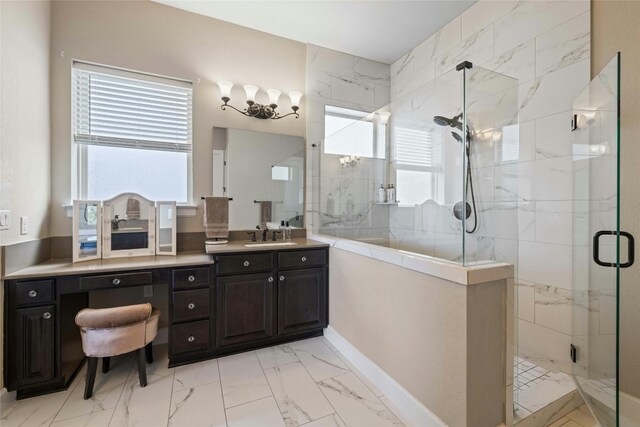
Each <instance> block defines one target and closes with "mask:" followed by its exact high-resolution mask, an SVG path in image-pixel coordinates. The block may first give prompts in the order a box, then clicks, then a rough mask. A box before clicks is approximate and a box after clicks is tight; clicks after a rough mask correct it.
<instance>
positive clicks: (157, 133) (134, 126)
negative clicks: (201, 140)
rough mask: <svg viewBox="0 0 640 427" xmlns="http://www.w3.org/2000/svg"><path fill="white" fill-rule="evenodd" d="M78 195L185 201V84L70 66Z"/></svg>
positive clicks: (188, 123)
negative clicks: (135, 195)
mask: <svg viewBox="0 0 640 427" xmlns="http://www.w3.org/2000/svg"><path fill="white" fill-rule="evenodd" d="M72 90H73V93H72V113H73V114H72V115H73V141H74V143H75V145H76V146H77V150H78V156H77V157H78V170H77V175H76V176H77V178H78V179H77V182H78V191H77V196H78V197H79V198H80V197H81V198H87V199H107V198H110V197H113V196H114V195H116V194H118V193H121V192H127V191H133V192H137V193H140V194H142V195H143V196H145V197H147V198H149V199H152V200H175V201H177V202H178V203H189V202H191V194H190V187H191V171H190V168H191V150H192V85H191V83H190V82H186V81H182V80H174V79H170V78H164V77H157V76H154V75H148V74H142V73H135V72H131V71H124V70H120V69H114V68H109V67H101V66H96V65H91V64H85V63H81V62H75V63H74V64H73V89H72Z"/></svg>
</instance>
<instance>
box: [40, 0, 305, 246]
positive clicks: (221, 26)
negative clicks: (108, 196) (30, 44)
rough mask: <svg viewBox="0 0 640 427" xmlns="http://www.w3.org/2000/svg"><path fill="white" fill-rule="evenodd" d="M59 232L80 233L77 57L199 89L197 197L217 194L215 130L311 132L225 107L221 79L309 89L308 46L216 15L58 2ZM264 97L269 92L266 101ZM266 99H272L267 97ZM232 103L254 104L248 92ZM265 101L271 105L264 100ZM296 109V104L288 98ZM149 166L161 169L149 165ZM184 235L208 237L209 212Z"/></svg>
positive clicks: (54, 56)
mask: <svg viewBox="0 0 640 427" xmlns="http://www.w3.org/2000/svg"><path fill="white" fill-rule="evenodd" d="M51 22H52V32H51V34H52V42H51V87H52V100H53V102H52V138H53V156H52V177H53V179H52V212H51V217H52V219H51V234H52V235H54V236H64V235H70V234H71V219H70V218H66V216H65V212H64V210H63V209H62V208H60V205H62V204H64V203H69V202H70V200H71V197H72V195H71V169H72V165H71V153H72V142H71V104H70V102H71V99H70V97H71V63H72V60H73V59H79V60H84V61H90V62H95V63H101V64H108V65H112V66H116V67H123V68H128V69H132V70H138V71H144V72H150V73H155V74H161V75H166V76H171V77H177V78H182V79H187V80H191V81H193V83H194V86H193V143H194V147H193V196H194V201H195V202H196V203H198V202H200V200H199V199H200V196H204V195H208V194H210V193H211V191H212V166H211V163H212V154H211V150H212V142H211V140H212V128H213V126H218V127H228V128H237V129H251V130H257V131H263V132H271V133H282V134H287V135H295V136H304V135H305V114H306V109H305V105H304V98H303V101H302V102H303V104H302V106H301V115H302V117H301V118H300V119H297V120H296V119H294V118H287V119H283V120H279V121H265V120H257V119H250V118H247V117H243V116H241V115H239V114H238V113H236V112H233V111H230V110H228V111H222V110H220V104H221V101H220V92H219V89H218V86H217V85H216V84H215V81H217V80H230V81H233V82H235V83H238V84H245V83H253V84H256V85H257V86H259V87H260V88H263V89H267V88H272V87H273V88H277V89H280V90H282V92H283V93H286V92H288V91H291V90H299V91H304V88H305V64H306V60H305V58H306V47H305V45H304V44H302V43H298V42H294V41H291V40H287V39H283V38H280V37H276V36H273V35H269V34H266V33H261V32H258V31H255V30H251V29H248V28H244V27H239V26H237V25H233V24H229V23H226V22H223V21H219V20H216V19H212V18H209V17H205V16H201V15H196V14H193V13H189V12H185V11H182V10H179V9H175V8H171V7H168V6H164V5H160V4H157V3H152V2H146V1H142V2H141V1H104V2H102V1H96V2H93V1H92V2H65V1H56V2H54V3H53V6H52V20H51ZM259 96H260V95H259ZM261 96H263V97H266V94H264V93H263V94H262V95H261ZM232 100H234V101H235V102H234V103H235V104H236V105H237V106H238V107H240V106H241V105H242V104H243V103H244V91H243V90H242V88H241V86H238V87H236V88H235V89H234V91H233V93H232ZM258 100H259V101H261V100H262V101H266V99H260V98H258ZM281 104H282V108H283V109H288V108H289V104H288V98H287V96H286V95H284V96H283V97H282V98H281ZM141 167H152V166H149V165H144V166H141ZM178 231H180V232H183V231H202V211H201V209H198V213H197V216H196V217H195V218H180V219H179V220H178Z"/></svg>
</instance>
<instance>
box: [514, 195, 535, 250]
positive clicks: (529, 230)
mask: <svg viewBox="0 0 640 427" xmlns="http://www.w3.org/2000/svg"><path fill="white" fill-rule="evenodd" d="M535 208H536V205H535V202H519V203H518V229H519V234H518V236H519V239H520V240H522V241H529V242H532V241H534V240H535V230H536V227H535V221H536V213H535Z"/></svg>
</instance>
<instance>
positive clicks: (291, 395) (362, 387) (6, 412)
mask: <svg viewBox="0 0 640 427" xmlns="http://www.w3.org/2000/svg"><path fill="white" fill-rule="evenodd" d="M154 352H155V353H156V354H155V355H156V360H155V362H154V363H153V364H151V365H147V376H148V385H147V387H145V388H141V387H140V385H139V383H138V375H137V371H136V368H135V361H134V358H133V357H132V356H131V355H125V356H121V357H116V358H113V359H112V361H111V370H110V371H109V372H108V373H107V374H104V375H103V374H102V372H101V369H98V376H97V378H96V384H95V388H94V396H93V397H92V398H91V399H89V400H83V398H82V395H83V391H84V382H85V368H83V370H82V372H81V373H80V374H79V375H78V376H77V378H76V379H75V380H74V382H73V383H72V384H71V386H70V387H69V389H68V390H66V391H63V392H59V393H53V394H49V395H46V396H39V397H34V398H30V399H24V400H20V401H16V400H15V395H14V393H5V395H4V396H2V401H1V407H0V425H2V427H13V426H25V427H35V426H65V427H73V426H92V427H94V426H95V427H102V426H117V427H120V426H134V425H135V426H153V427H157V426H189V427H195V426H251V427H254V426H260V427H270V426H274V427H275V426H279V427H284V426H286V427H294V426H302V425H304V426H307V427H321V426H322V427H324V426H340V427H345V426H346V427H364V426H367V427H369V426H403V425H409V424H410V423H409V422H408V421H407V420H406V418H405V417H404V415H403V414H402V413H400V412H399V411H398V410H397V409H396V408H395V407H394V406H393V405H392V404H391V403H390V401H389V400H388V399H387V397H386V396H384V394H383V393H382V392H380V390H378V389H377V388H376V387H375V386H374V385H373V384H371V383H370V382H369V381H368V380H367V379H366V378H365V377H364V376H363V375H362V374H361V373H359V372H357V371H356V370H355V369H354V367H353V366H352V365H351V364H350V363H349V362H348V361H347V360H346V359H345V358H344V356H342V355H341V354H340V353H339V352H338V351H337V350H336V349H335V348H334V347H333V346H332V345H331V344H330V343H329V342H328V341H327V340H326V339H325V338H324V337H318V338H311V339H307V340H302V341H297V342H293V343H288V344H283V345H278V346H274V347H269V348H265V349H260V350H256V351H248V352H245V353H240V354H236V355H231V356H226V357H221V358H219V359H214V360H208V361H204V362H199V363H195V364H191V365H187V366H180V367H177V368H172V369H169V368H167V356H166V354H167V347H166V345H158V346H157V347H154Z"/></svg>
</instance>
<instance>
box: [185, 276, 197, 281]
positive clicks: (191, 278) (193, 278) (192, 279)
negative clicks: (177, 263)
mask: <svg viewBox="0 0 640 427" xmlns="http://www.w3.org/2000/svg"><path fill="white" fill-rule="evenodd" d="M187 280H188V281H189V282H195V280H196V278H195V276H189V277H187Z"/></svg>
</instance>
